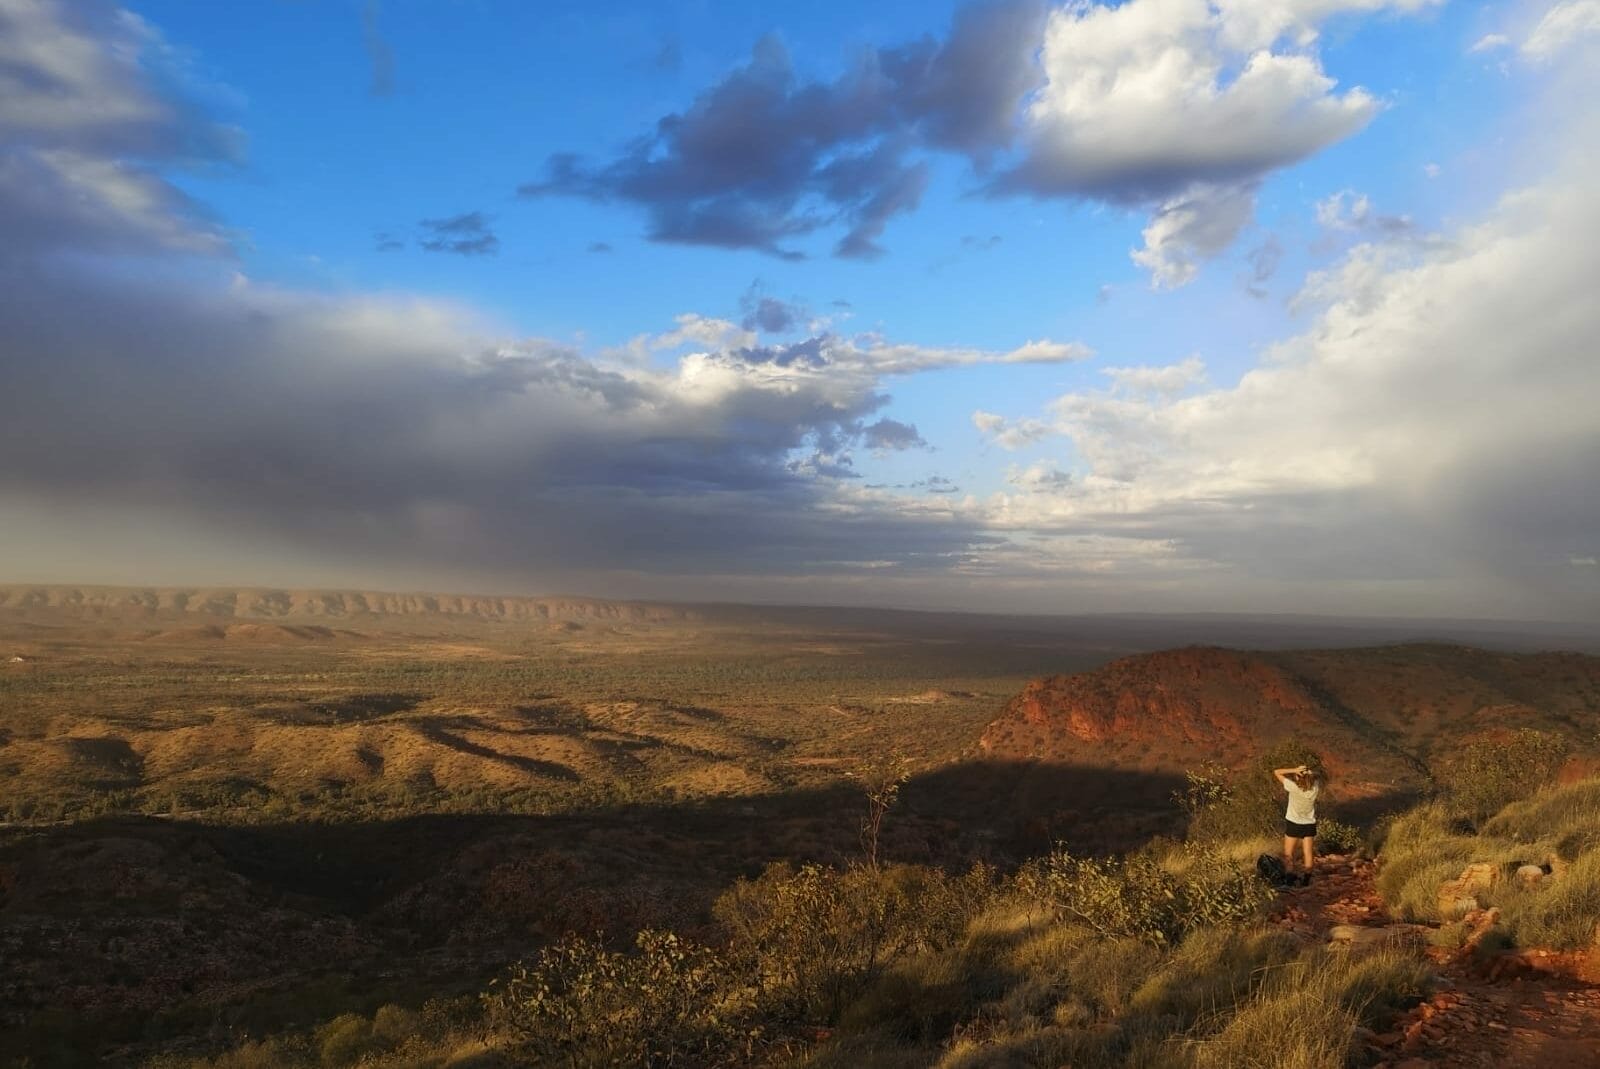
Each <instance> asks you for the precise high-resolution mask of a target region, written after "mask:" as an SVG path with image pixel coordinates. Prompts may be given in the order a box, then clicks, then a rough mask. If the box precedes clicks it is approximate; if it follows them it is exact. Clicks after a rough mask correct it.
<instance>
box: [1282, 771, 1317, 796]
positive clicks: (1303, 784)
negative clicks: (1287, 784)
mask: <svg viewBox="0 0 1600 1069" xmlns="http://www.w3.org/2000/svg"><path fill="white" fill-rule="evenodd" d="M1289 778H1290V779H1292V780H1294V785H1295V786H1296V787H1299V788H1300V789H1301V790H1302V791H1309V790H1310V789H1311V788H1312V787H1315V786H1316V785H1317V779H1318V778H1319V777H1318V776H1317V773H1316V772H1315V771H1311V772H1291V773H1289Z"/></svg>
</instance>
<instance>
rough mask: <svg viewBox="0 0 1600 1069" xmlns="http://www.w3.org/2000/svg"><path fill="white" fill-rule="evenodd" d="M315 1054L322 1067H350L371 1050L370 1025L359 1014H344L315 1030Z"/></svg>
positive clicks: (372, 1044)
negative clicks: (319, 1059)
mask: <svg viewBox="0 0 1600 1069" xmlns="http://www.w3.org/2000/svg"><path fill="white" fill-rule="evenodd" d="M316 1039H317V1054H318V1056H319V1057H320V1058H321V1060H322V1064H323V1065H328V1066H335V1065H350V1064H351V1063H353V1062H354V1061H355V1060H356V1059H357V1058H359V1057H361V1056H362V1055H363V1054H365V1053H367V1052H368V1051H369V1050H372V1049H373V1046H374V1043H373V1040H372V1023H371V1022H370V1021H368V1020H367V1019H366V1018H365V1017H363V1016H361V1015H360V1014H359V1013H344V1014H340V1015H339V1016H338V1017H335V1018H334V1019H333V1020H331V1021H329V1022H328V1023H327V1024H325V1025H323V1026H322V1027H321V1028H319V1029H317V1036H316Z"/></svg>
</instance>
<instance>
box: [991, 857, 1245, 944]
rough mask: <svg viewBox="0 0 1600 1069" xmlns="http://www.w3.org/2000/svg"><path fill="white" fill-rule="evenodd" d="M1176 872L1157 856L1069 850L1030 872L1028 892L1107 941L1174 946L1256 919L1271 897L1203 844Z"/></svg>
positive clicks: (1024, 881) (1025, 875)
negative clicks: (1200, 932) (1193, 934)
mask: <svg viewBox="0 0 1600 1069" xmlns="http://www.w3.org/2000/svg"><path fill="white" fill-rule="evenodd" d="M1184 860H1185V861H1186V862H1187V864H1186V865H1185V866H1184V867H1183V869H1182V871H1179V872H1173V871H1171V869H1169V868H1168V867H1166V866H1164V865H1163V864H1162V863H1161V862H1160V861H1158V860H1157V859H1156V858H1154V857H1151V856H1148V855H1133V856H1131V857H1127V858H1107V859H1100V858H1078V857H1073V856H1072V855H1071V854H1070V853H1068V852H1066V851H1065V850H1057V851H1055V852H1054V853H1052V854H1050V855H1048V856H1046V857H1045V858H1042V859H1040V860H1039V861H1037V862H1033V863H1031V864H1030V865H1029V866H1027V867H1025V868H1024V869H1023V870H1022V872H1021V873H1019V875H1018V878H1017V883H1018V886H1019V888H1022V889H1024V893H1030V892H1031V893H1032V894H1034V895H1037V896H1038V897H1039V898H1041V899H1043V900H1046V901H1048V902H1050V903H1052V904H1053V905H1054V906H1055V907H1056V909H1057V910H1059V911H1060V912H1061V913H1062V914H1063V915H1064V916H1066V917H1069V918H1071V919H1073V920H1075V921H1077V922H1079V923H1082V924H1084V925H1086V926H1088V927H1089V928H1091V929H1093V930H1094V931H1096V932H1097V933H1099V934H1100V935H1102V936H1105V937H1109V938H1117V937H1129V938H1133V939H1139V940H1143V941H1144V942H1147V943H1152V944H1155V945H1158V946H1170V945H1172V944H1174V943H1176V942H1178V941H1179V940H1181V939H1182V938H1183V936H1184V935H1185V934H1187V933H1188V932H1190V931H1192V930H1193V929H1195V928H1198V927H1202V926H1208V925H1224V926H1225V925H1236V924H1241V923H1244V922H1246V921H1248V920H1251V919H1253V918H1255V917H1256V916H1257V915H1258V914H1259V913H1260V911H1261V909H1262V907H1263V906H1264V905H1265V904H1266V903H1267V902H1268V901H1270V900H1271V898H1272V892H1271V890H1270V889H1269V888H1267V887H1265V886H1264V885H1263V884H1262V883H1261V881H1260V880H1258V879H1256V878H1255V876H1254V874H1253V873H1252V872H1250V871H1249V870H1247V869H1245V868H1243V867H1242V866H1239V865H1236V864H1234V863H1232V862H1230V861H1228V860H1227V859H1226V858H1224V857H1222V856H1221V855H1219V854H1217V853H1215V852H1214V851H1211V850H1209V849H1206V848H1203V847H1196V848H1192V849H1191V850H1189V851H1188V852H1186V854H1185V856H1184Z"/></svg>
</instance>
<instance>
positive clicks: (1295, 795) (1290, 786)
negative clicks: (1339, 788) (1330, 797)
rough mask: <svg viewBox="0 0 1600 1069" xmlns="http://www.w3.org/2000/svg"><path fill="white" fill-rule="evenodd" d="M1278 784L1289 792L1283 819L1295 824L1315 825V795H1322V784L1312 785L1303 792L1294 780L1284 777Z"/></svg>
mask: <svg viewBox="0 0 1600 1069" xmlns="http://www.w3.org/2000/svg"><path fill="white" fill-rule="evenodd" d="M1278 782H1280V783H1282V784H1283V789H1284V790H1286V791H1288V792H1289V808H1288V809H1287V810H1286V811H1285V812H1284V814H1283V819H1285V820H1288V821H1292V822H1293V823H1295V824H1315V823H1316V822H1317V795H1319V794H1321V793H1322V784H1320V783H1313V784H1312V785H1311V789H1310V790H1309V791H1303V790H1301V789H1300V788H1299V786H1297V785H1296V784H1295V782H1294V780H1292V779H1290V778H1289V777H1287V776H1285V777H1284V778H1283V779H1281V780H1279V781H1278Z"/></svg>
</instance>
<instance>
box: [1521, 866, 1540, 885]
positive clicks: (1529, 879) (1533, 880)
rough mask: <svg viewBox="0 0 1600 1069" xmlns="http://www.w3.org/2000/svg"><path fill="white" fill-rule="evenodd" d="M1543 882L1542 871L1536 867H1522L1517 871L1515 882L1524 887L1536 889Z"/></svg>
mask: <svg viewBox="0 0 1600 1069" xmlns="http://www.w3.org/2000/svg"><path fill="white" fill-rule="evenodd" d="M1543 880H1544V869H1542V868H1540V867H1539V866H1538V865H1523V866H1522V867H1521V868H1519V869H1517V882H1518V883H1520V884H1521V885H1522V886H1524V887H1537V886H1539V884H1540V882H1541V881H1543Z"/></svg>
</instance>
